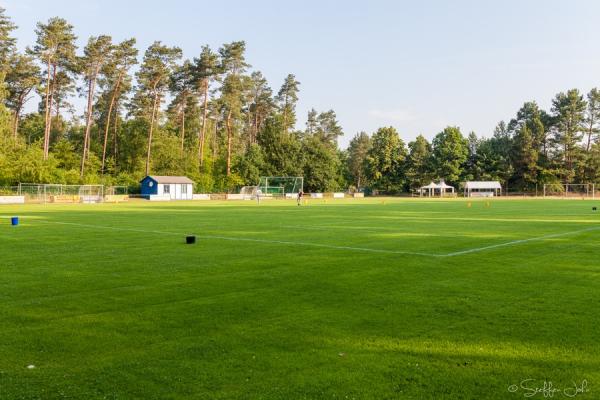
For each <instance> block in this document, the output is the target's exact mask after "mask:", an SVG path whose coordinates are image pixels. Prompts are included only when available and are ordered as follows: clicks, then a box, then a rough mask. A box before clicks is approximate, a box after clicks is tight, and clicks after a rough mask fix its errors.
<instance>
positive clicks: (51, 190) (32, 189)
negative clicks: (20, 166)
mask: <svg viewBox="0 0 600 400" xmlns="http://www.w3.org/2000/svg"><path fill="white" fill-rule="evenodd" d="M18 192H19V195H20V196H24V197H25V201H26V202H28V203H101V202H102V201H103V200H104V186H103V185H61V184H37V183H20V184H19V189H18Z"/></svg>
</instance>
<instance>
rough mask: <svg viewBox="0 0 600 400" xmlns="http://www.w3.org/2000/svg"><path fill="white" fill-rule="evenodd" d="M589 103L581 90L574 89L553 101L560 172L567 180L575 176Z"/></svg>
mask: <svg viewBox="0 0 600 400" xmlns="http://www.w3.org/2000/svg"><path fill="white" fill-rule="evenodd" d="M586 106H587V103H586V102H585V100H583V96H582V95H580V94H579V90H577V89H572V90H569V91H567V92H566V93H559V94H557V95H556V97H555V98H554V100H553V101H552V112H553V113H554V118H555V123H554V127H553V128H554V138H553V141H554V144H555V145H557V146H558V148H557V151H558V155H559V157H560V160H561V161H562V170H561V172H560V174H561V175H562V176H563V179H564V181H565V182H572V181H573V178H574V177H575V173H574V167H575V163H576V161H577V158H578V156H579V146H578V145H579V143H580V141H581V139H582V137H583V133H582V132H583V126H582V124H583V122H584V119H585V109H586Z"/></svg>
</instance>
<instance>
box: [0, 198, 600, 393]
mask: <svg viewBox="0 0 600 400" xmlns="http://www.w3.org/2000/svg"><path fill="white" fill-rule="evenodd" d="M594 205H596V202H593V201H566V200H495V201H492V202H490V203H489V207H488V206H486V201H473V202H472V206H471V207H468V202H467V201H465V200H447V201H441V200H430V201H428V200H392V199H387V200H385V203H383V201H382V200H381V199H364V200H359V199H356V200H342V201H335V202H334V201H331V200H330V201H329V202H328V203H325V202H324V201H323V200H319V201H311V202H309V204H308V205H306V206H303V207H297V206H296V204H295V202H292V201H288V202H275V201H273V202H264V203H263V204H261V205H260V206H257V205H256V204H255V203H254V202H230V203H218V202H211V203H202V202H196V203H185V202H183V203H176V202H174V203H160V204H158V203H155V204H150V203H130V204H117V205H114V204H113V205H109V204H106V205H53V206H50V205H48V206H43V205H28V206H0V215H1V216H2V217H1V220H0V257H1V258H0V399H512V398H514V399H517V398H524V395H525V394H527V393H529V394H532V393H531V392H528V390H527V389H524V388H516V391H515V387H512V388H511V390H512V391H513V392H511V391H509V387H510V386H511V385H520V384H521V382H522V381H524V380H526V379H534V381H527V383H526V384H525V386H526V387H529V388H530V389H532V390H533V388H534V387H538V386H539V387H542V386H543V383H544V381H545V380H546V381H551V382H552V384H553V386H554V387H555V388H559V389H561V392H560V393H558V392H557V393H556V394H555V395H554V398H561V397H565V392H564V391H565V390H567V388H574V385H575V384H577V385H578V386H579V387H580V388H581V386H582V382H583V381H584V380H586V381H587V388H586V390H587V392H585V393H581V394H579V396H577V397H578V398H582V399H598V398H600V311H599V310H600V251H599V246H598V242H599V240H600V214H598V213H595V212H592V206H594ZM599 205H600V204H599ZM13 215H18V216H20V218H21V225H20V226H18V227H11V226H10V224H9V222H10V221H9V219H8V217H11V216H13ZM186 234H196V235H198V243H197V244H195V245H185V244H184V238H185V235H186ZM31 365H33V366H35V367H34V368H28V366H31ZM583 385H585V384H583ZM567 393H571V392H569V391H567ZM530 398H543V393H538V394H536V395H535V396H532V397H530Z"/></svg>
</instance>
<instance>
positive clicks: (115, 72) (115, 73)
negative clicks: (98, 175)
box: [101, 38, 138, 173]
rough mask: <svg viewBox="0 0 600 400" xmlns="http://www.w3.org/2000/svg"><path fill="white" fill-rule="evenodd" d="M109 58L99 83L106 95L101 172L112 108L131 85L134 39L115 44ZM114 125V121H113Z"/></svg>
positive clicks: (135, 53) (136, 53)
mask: <svg viewBox="0 0 600 400" xmlns="http://www.w3.org/2000/svg"><path fill="white" fill-rule="evenodd" d="M110 55H111V57H110V59H109V60H108V61H107V62H106V63H105V65H104V71H103V75H104V81H102V82H101V85H102V86H104V88H105V93H106V94H107V95H108V97H109V100H108V110H107V113H106V118H105V123H104V140H103V141H102V143H103V144H102V167H101V170H102V173H104V167H105V164H106V148H107V144H108V133H109V128H110V121H111V117H112V113H113V110H115V109H116V108H117V107H116V105H117V103H118V101H119V99H120V98H121V96H122V95H123V94H124V93H126V92H127V91H128V89H130V87H131V82H130V78H129V75H128V72H129V69H130V68H131V67H132V66H134V65H135V64H137V55H138V50H137V49H136V48H135V39H133V38H132V39H128V40H124V41H122V42H121V43H119V44H117V45H115V46H114V47H113V50H112V52H111V54H110ZM115 126H116V122H115ZM116 138H117V137H116V129H115V135H114V139H113V141H114V153H115V154H116Z"/></svg>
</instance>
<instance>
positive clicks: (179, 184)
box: [140, 175, 194, 200]
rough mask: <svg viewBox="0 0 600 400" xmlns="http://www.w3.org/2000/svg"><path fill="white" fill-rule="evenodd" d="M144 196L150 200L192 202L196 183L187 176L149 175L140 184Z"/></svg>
mask: <svg viewBox="0 0 600 400" xmlns="http://www.w3.org/2000/svg"><path fill="white" fill-rule="evenodd" d="M140 183H141V184H142V195H143V196H147V197H148V199H150V200H192V199H193V196H194V181H192V180H191V179H190V178H188V177H186V176H157V175H148V176H147V177H145V178H144V179H142V181H141V182H140Z"/></svg>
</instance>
